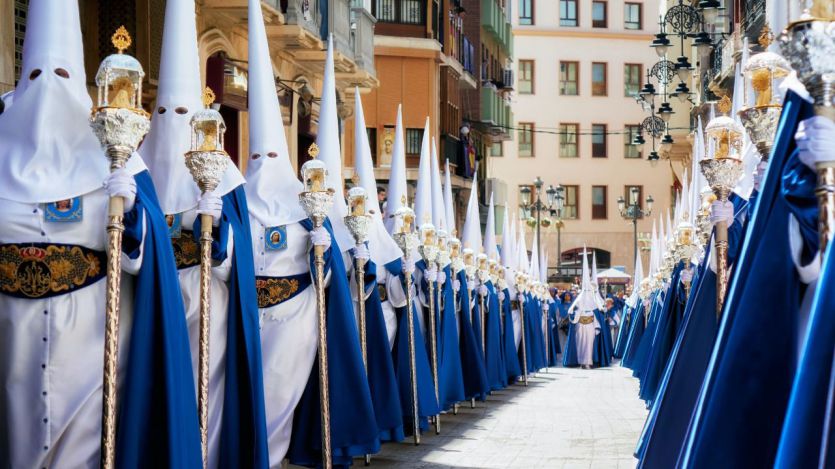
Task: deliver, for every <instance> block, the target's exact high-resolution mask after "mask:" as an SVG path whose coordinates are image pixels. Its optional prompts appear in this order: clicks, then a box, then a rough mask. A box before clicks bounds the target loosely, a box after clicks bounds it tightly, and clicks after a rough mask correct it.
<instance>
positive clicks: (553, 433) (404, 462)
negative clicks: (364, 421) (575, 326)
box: [372, 366, 646, 469]
mask: <svg viewBox="0 0 835 469" xmlns="http://www.w3.org/2000/svg"><path fill="white" fill-rule="evenodd" d="M637 386H638V382H637V380H635V379H634V378H632V376H631V374H630V372H629V370H626V369H623V368H620V367H619V366H614V367H612V368H604V369H596V370H591V371H584V370H579V369H567V368H552V369H551V370H550V372H548V373H539V374H538V375H537V377H535V378H532V379H531V380H530V381H529V387H528V388H527V389H525V388H524V387H523V386H521V385H517V386H512V387H510V388H508V389H505V390H502V391H499V392H495V393H493V395H492V396H490V398H489V400H488V402H487V403H486V404H485V403H481V402H479V403H476V408H475V409H470V408H469V406H465V407H462V408H461V409H460V411H459V414H458V415H446V414H445V415H443V416H442V420H441V424H442V427H441V430H442V432H441V435H437V436H436V435H435V434H434V431H429V432H426V433H425V434H424V435H423V438H422V440H421V444H420V446H414V445H413V444H411V442H409V443H400V444H388V445H385V446H384V447H383V451H382V453H380V454H378V455H376V456H375V457H374V460H373V462H372V467H374V468H384V467H409V468H440V467H458V468H505V467H518V468H540V467H541V468H601V469H603V468H632V467H634V466H635V460H634V459H633V458H632V451H633V450H634V447H635V443H636V442H637V440H638V436H639V434H640V432H641V427H642V425H643V422H644V419H645V417H646V410H645V408H644V405H643V402H641V401H640V400H639V399H638V397H637V393H638V390H637Z"/></svg>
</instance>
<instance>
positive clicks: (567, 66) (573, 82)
mask: <svg viewBox="0 0 835 469" xmlns="http://www.w3.org/2000/svg"><path fill="white" fill-rule="evenodd" d="M579 68H580V64H579V63H578V62H560V94H561V95H564V96H577V95H578V94H580V92H579V87H578V86H577V79H578V77H577V75H578V73H577V69H579Z"/></svg>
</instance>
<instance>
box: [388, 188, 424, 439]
mask: <svg viewBox="0 0 835 469" xmlns="http://www.w3.org/2000/svg"><path fill="white" fill-rule="evenodd" d="M405 199H406V197H405V196H404V197H403V206H402V207H401V208H400V209H398V210H397V212H396V213H395V214H394V216H395V217H396V218H398V219H400V231H399V232H397V233H394V234H393V235H392V237H393V238H394V242H396V243H397V246H398V247H400V250H401V251H403V263H404V264H408V263H409V262H410V258H411V256H412V251H414V250H415V249H417V247H418V244H419V241H418V238H417V235H416V234H415V233H414V232H412V224H413V223H414V221H415V212H414V211H412V209H410V208H408V207H406V200H405ZM405 277H406V310H407V311H406V314H407V315H408V316H407V320H406V323H407V326H406V328H407V330H408V331H409V334H408V335H409V378H410V381H411V384H412V416H413V418H412V430H413V431H414V439H415V445H419V444H420V417H419V416H418V394H417V365H416V364H415V324H414V322H413V319H414V316H413V314H414V312H413V305H412V274H411V272H407V273H406V275H405Z"/></svg>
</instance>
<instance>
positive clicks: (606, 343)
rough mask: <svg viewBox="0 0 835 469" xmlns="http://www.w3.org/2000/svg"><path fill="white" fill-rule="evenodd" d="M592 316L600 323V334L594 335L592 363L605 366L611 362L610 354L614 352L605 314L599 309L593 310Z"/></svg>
mask: <svg viewBox="0 0 835 469" xmlns="http://www.w3.org/2000/svg"><path fill="white" fill-rule="evenodd" d="M594 316H595V317H596V318H597V322H598V323H600V334H597V335H595V336H594V354H593V358H592V360H593V361H594V364H595V365H597V366H599V367H601V368H605V367H607V366H609V365H611V364H612V355H613V354H614V353H615V350H614V347H613V346H612V334H611V333H610V332H609V330H610V329H609V325H608V324H607V323H606V314H604V313H603V312H602V311H600V310H599V309H596V310H594Z"/></svg>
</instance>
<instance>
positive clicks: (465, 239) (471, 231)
mask: <svg viewBox="0 0 835 469" xmlns="http://www.w3.org/2000/svg"><path fill="white" fill-rule="evenodd" d="M477 181H478V168H476V170H475V173H474V174H473V187H472V189H471V190H470V200H469V202H468V203H467V218H466V219H465V220H464V229H463V230H462V235H461V246H462V248H464V249H466V248H469V249H472V250H473V252H475V253H476V254H477V253H478V250H479V248H480V247H481V220H480V219H479V214H478V183H477Z"/></svg>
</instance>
